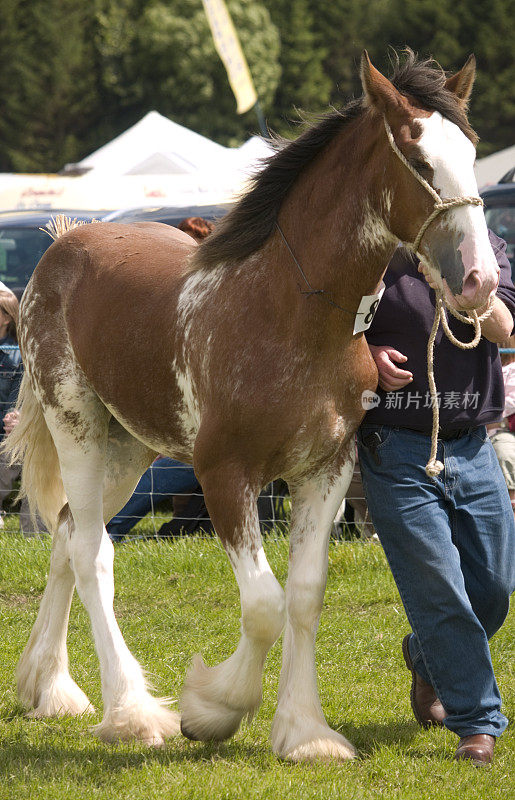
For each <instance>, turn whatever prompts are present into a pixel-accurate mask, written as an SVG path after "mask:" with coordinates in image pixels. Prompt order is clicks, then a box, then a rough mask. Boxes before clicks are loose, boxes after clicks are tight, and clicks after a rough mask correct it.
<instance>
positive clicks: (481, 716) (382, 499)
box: [358, 426, 507, 737]
mask: <svg viewBox="0 0 515 800" xmlns="http://www.w3.org/2000/svg"><path fill="white" fill-rule="evenodd" d="M375 433H377V434H378V437H377V436H375V435H374V436H372V438H371V434H375ZM358 443H359V458H360V464H361V469H362V475H363V482H364V488H365V493H366V496H367V501H368V506H369V511H370V515H371V518H372V521H373V523H374V527H375V529H376V531H377V533H378V535H379V538H380V539H381V542H382V544H383V547H384V550H385V553H386V556H387V558H388V562H389V564H390V567H391V570H392V573H393V576H394V578H395V581H396V583H397V586H398V589H399V592H400V595H401V599H402V602H403V604H404V607H405V609H406V613H407V615H408V618H409V620H410V623H411V626H412V629H413V632H414V634H415V636H414V637H412V640H411V642H410V645H411V647H410V654H411V658H412V660H413V662H414V666H415V668H416V670H417V672H418V673H419V674H420V675H421V676H422V678H424V679H425V680H426V681H428V682H429V683H430V684H431V685H432V686H433V687H434V689H435V691H436V693H437V695H438V697H439V698H440V700H441V701H442V703H443V705H444V707H445V709H446V710H447V712H448V717H446V719H445V725H446V726H447V727H448V728H449V729H450V730H453V731H454V732H455V733H457V734H458V735H459V736H460V737H466V736H470V735H474V734H489V735H492V736H499V735H500V734H501V733H502V732H503V730H504V729H505V727H506V724H507V720H506V718H505V717H504V716H503V714H501V712H500V706H501V700H500V696H499V691H498V689H497V684H496V682H495V677H494V674H493V670H492V664H491V659H490V651H489V648H488V641H487V636H486V633H485V630H484V628H483V626H482V625H481V623H480V621H479V620H478V618H477V616H476V614H475V613H474V610H473V608H472V605H471V603H470V600H469V597H468V595H467V591H466V588H465V581H464V576H463V572H462V569H461V563H460V555H459V552H458V549H457V548H456V546H455V544H454V542H453V531H452V528H451V516H452V500H451V499H450V491H451V489H452V483H453V481H452V478H453V475H452V474H451V475H449V474H448V466H449V465H448V463H447V461H446V470H445V472H444V473H442V475H441V477H439V478H436V479H432V478H428V477H427V475H426V473H425V463H426V461H427V457H428V443H429V439H428V437H426V436H423V435H419V434H416V433H414V432H411V431H401V430H394V429H392V428H386V427H383V428H380V429H379V430H377V429H375V428H371V427H370V426H369V427H367V428H363V429H362V430H361V432H360V434H359V436H358ZM367 443H368V446H367ZM440 448H441V446H440ZM441 456H442V453H441V452H439V458H441ZM414 645H415V646H414Z"/></svg>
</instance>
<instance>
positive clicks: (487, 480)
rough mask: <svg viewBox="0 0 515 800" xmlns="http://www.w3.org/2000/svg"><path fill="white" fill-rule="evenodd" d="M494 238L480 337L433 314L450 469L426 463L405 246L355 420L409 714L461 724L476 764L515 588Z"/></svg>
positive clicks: (416, 285) (420, 349)
mask: <svg viewBox="0 0 515 800" xmlns="http://www.w3.org/2000/svg"><path fill="white" fill-rule="evenodd" d="M489 237H490V244H491V245H492V249H493V251H494V253H495V256H496V258H497V262H498V265H499V268H500V278H499V285H498V288H497V293H496V296H495V298H494V301H493V305H492V312H491V315H490V317H489V318H488V319H486V320H485V321H484V322H483V323H482V324H481V330H482V337H481V339H480V341H479V344H478V346H477V347H476V348H474V349H471V350H458V349H457V348H456V347H455V346H454V345H453V344H452V343H451V342H450V341H449V340H448V339H447V337H446V336H445V335H444V333H443V331H442V329H441V327H440V330H439V331H438V334H437V337H436V340H435V348H434V370H435V379H436V385H437V388H438V390H439V395H440V399H439V401H437V402H439V406H440V429H439V432H438V439H439V441H438V451H437V458H438V460H439V461H441V462H443V463H444V470H443V471H442V472H441V473H440V474H439V475H438V476H436V477H433V476H428V475H427V474H426V471H425V465H426V463H427V461H428V458H429V453H430V445H431V430H432V404H431V395H430V392H429V385H428V378H427V355H426V354H427V342H428V337H429V333H430V331H431V328H432V324H433V318H434V311H435V297H434V294H433V293H432V292H431V289H430V287H431V288H434V282H433V280H432V278H431V276H430V274H429V272H428V271H427V269H426V268H425V267H424V265H423V264H419V263H418V261H416V259H413V258H412V257H411V256H410V255H409V254H408V253H407V251H405V250H403V249H401V248H399V249H398V250H397V252H396V254H395V255H394V258H393V259H392V261H391V262H390V265H389V267H388V270H387V271H386V274H385V277H384V281H385V284H386V290H385V292H384V295H383V298H382V300H381V303H380V304H379V307H378V309H377V313H376V316H375V317H374V320H373V322H372V325H371V327H370V328H369V330H368V332H367V334H366V338H367V342H368V344H369V347H370V351H371V354H372V357H373V359H374V361H375V363H376V365H377V369H378V375H379V388H378V389H377V404H376V405H375V407H374V408H373V409H372V410H370V411H368V412H367V414H366V415H365V418H364V421H363V423H362V425H361V427H360V429H359V431H358V450H359V461H360V466H361V473H362V476H363V484H364V488H365V495H366V498H367V502H368V508H369V511H370V516H371V519H372V522H373V523H374V527H375V530H376V531H377V534H378V536H379V538H380V540H381V544H382V545H383V548H384V551H385V553H386V557H387V559H388V563H389V565H390V568H391V570H392V573H393V576H394V578H395V582H396V584H397V587H398V589H399V593H400V596H401V599H402V602H403V605H404V608H405V609H406V613H407V616H408V619H409V622H410V625H411V629H412V633H409V634H407V636H405V637H404V640H403V643H402V652H403V655H404V659H405V662H406V666H407V667H408V669H409V671H410V672H411V705H412V709H413V713H414V715H415V718H416V720H417V722H418V723H419V724H420V725H422V726H423V727H429V726H431V725H435V726H439V725H440V726H441V725H445V727H446V728H448V729H449V730H451V731H453V732H454V733H456V734H457V735H458V736H459V737H460V741H459V744H458V747H457V750H456V753H455V758H456V759H458V760H461V759H469V760H471V761H472V762H473V763H474V764H478V765H479V764H488V763H490V762H491V761H492V759H493V753H494V744H495V741H496V738H497V737H499V736H500V735H501V734H502V733H503V731H504V730H505V728H506V726H507V724H508V720H507V719H506V717H505V716H504V714H502V712H501V696H500V693H499V689H498V686H497V682H496V679H495V675H494V671H493V666H492V661H491V655H490V648H489V644H488V640H489V639H490V638H491V637H492V636H493V635H494V634H495V633H496V631H498V630H499V628H500V627H501V625H502V624H503V622H504V620H505V618H506V615H507V613H508V609H509V600H510V595H511V593H512V592H513V590H514V588H515V522H514V517H513V512H512V509H511V505H510V499H509V496H508V492H507V491H506V485H505V482H504V479H503V475H502V472H501V469H500V467H499V463H498V461H497V458H496V455H495V452H494V450H493V448H492V445H491V443H490V440H489V438H488V434H487V431H486V428H485V425H486V424H487V423H490V422H494V421H495V420H497V419H498V418H499V416H500V415H501V414H502V410H503V407H504V392H503V381H502V374H501V364H500V360H499V351H498V346H497V343H498V342H502V341H504V340H505V339H506V338H507V337H508V336H509V335H510V334H511V333H512V330H513V322H514V317H515V287H514V286H513V283H512V281H511V270H510V264H509V261H508V259H507V258H506V253H505V251H506V244H505V242H503V241H501V240H500V239H499V238H498V237H497V236H495V235H494V234H493V233H492V232H490V233H489ZM449 302H451V303H453V302H454V304H456V301H453V300H452V299H451V298H449ZM480 313H481V312H480ZM449 326H450V328H451V329H452V331H453V333H454V335H455V336H457V337H458V339H460V340H461V341H470V339H471V326H469V325H465V324H464V323H463V322H460V321H458V320H455V319H454V317H449Z"/></svg>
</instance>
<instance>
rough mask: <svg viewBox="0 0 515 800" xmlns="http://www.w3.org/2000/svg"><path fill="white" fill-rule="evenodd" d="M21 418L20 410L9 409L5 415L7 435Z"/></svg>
mask: <svg viewBox="0 0 515 800" xmlns="http://www.w3.org/2000/svg"><path fill="white" fill-rule="evenodd" d="M19 419H20V412H19V411H8V412H7V414H6V415H5V417H4V420H3V422H4V431H5V433H6V434H7V435H9V434H10V433H11V431H13V430H14V429H15V427H16V425H17V424H18V422H19Z"/></svg>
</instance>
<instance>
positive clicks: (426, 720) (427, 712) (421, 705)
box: [402, 633, 447, 728]
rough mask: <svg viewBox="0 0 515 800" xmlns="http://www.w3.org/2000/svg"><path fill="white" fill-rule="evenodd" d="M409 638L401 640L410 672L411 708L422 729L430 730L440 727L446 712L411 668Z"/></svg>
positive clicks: (427, 684) (428, 685) (428, 686)
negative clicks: (436, 726) (433, 727)
mask: <svg viewBox="0 0 515 800" xmlns="http://www.w3.org/2000/svg"><path fill="white" fill-rule="evenodd" d="M410 636H411V633H408V635H407V636H405V637H404V639H403V640H402V654H403V656H404V661H405V662H406V666H407V668H408V669H409V671H410V672H411V691H410V700H411V708H412V709H413V713H414V715H415V719H416V720H417V722H418V724H419V725H422V727H423V728H430V727H431V726H432V725H439V726H442V725H443V721H444V719H445V717H446V716H447V712H446V710H445V708H444V707H443V705H442V704H441V702H440V701H439V699H438V697H437V696H436V692H435V690H434V689H433V687H432V686H431V684H430V683H427V681H425V680H424V679H423V678H421V677H420V675H419V674H418V672H417V671H416V670H415V668H414V666H413V662H412V660H411V656H410V652H409V646H408V642H409V639H410Z"/></svg>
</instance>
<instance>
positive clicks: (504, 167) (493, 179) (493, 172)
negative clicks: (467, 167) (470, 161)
mask: <svg viewBox="0 0 515 800" xmlns="http://www.w3.org/2000/svg"><path fill="white" fill-rule="evenodd" d="M513 167H515V144H514V145H512V146H511V147H506V148H505V149H504V150H499V152H498V153H492V155H490V156H485V157H484V158H478V160H477V161H476V165H475V167H474V171H475V173H476V179H477V184H478V186H479V188H480V189H483V188H484V187H485V186H490V185H491V184H492V183H497V182H498V181H499V180H500V179H501V178H502V176H503V175H506V173H507V172H508V171H509V170H510V169H513Z"/></svg>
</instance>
